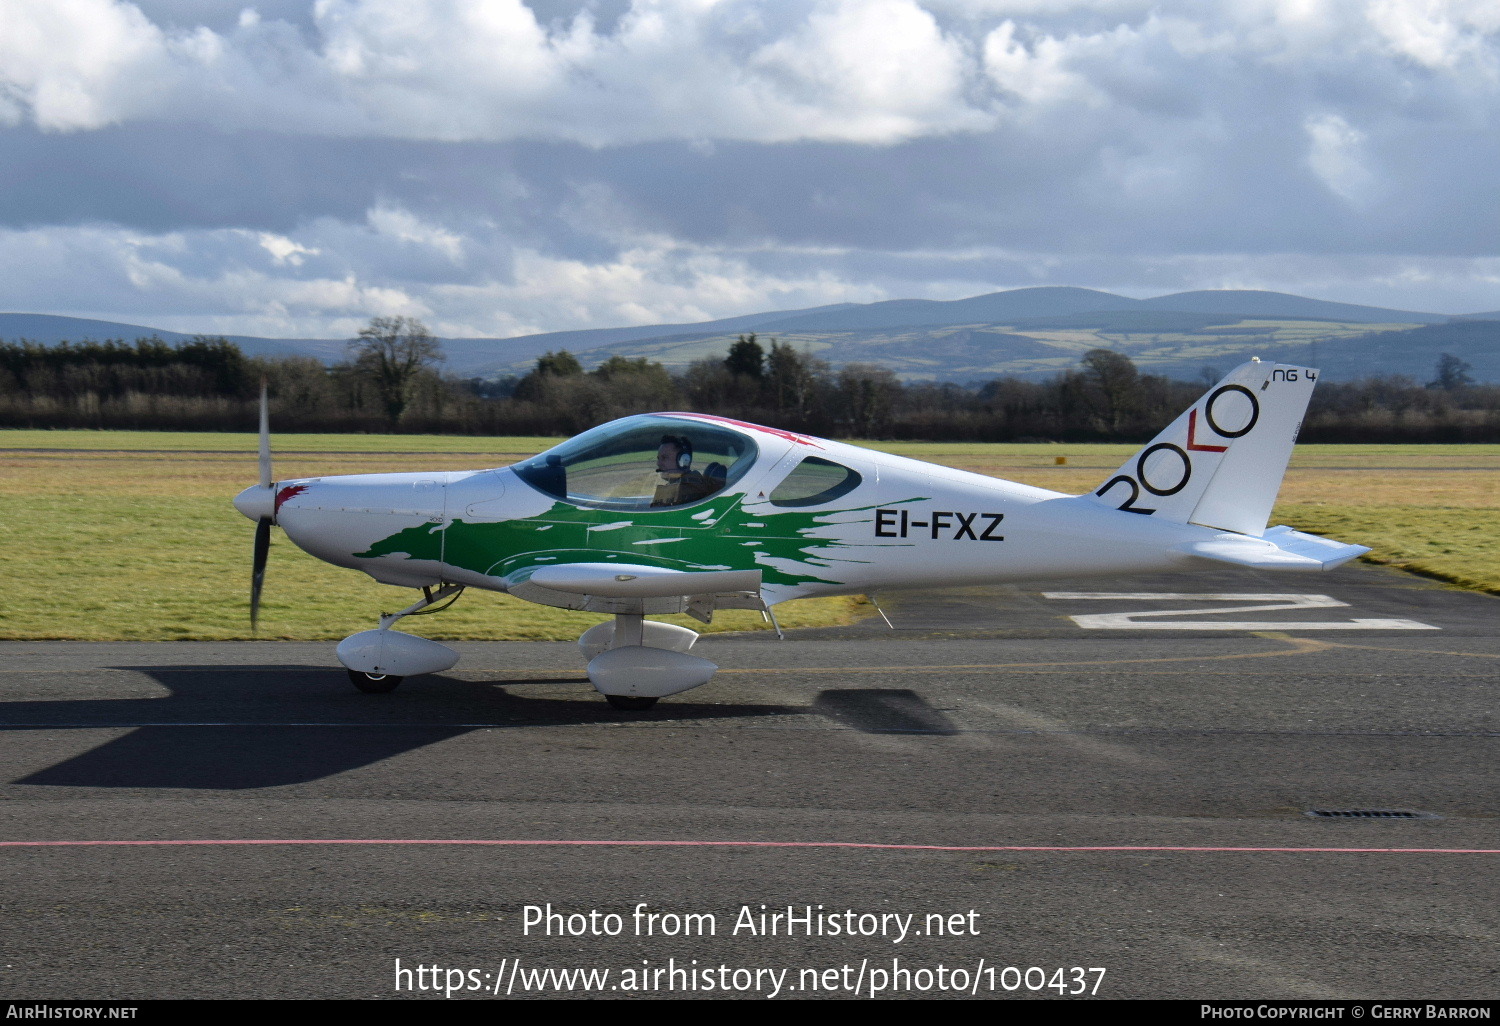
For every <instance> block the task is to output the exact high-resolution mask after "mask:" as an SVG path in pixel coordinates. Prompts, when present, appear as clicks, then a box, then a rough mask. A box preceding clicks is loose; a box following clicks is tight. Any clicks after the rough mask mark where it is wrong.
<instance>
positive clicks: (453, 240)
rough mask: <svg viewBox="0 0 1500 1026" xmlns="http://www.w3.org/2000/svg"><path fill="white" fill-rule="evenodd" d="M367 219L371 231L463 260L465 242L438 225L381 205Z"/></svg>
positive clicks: (408, 212)
mask: <svg viewBox="0 0 1500 1026" xmlns="http://www.w3.org/2000/svg"><path fill="white" fill-rule="evenodd" d="M365 218H366V220H367V221H369V223H370V227H371V228H374V229H375V231H376V232H377V233H378V234H380V235H384V236H386V237H387V238H393V239H397V240H399V241H401V242H410V243H413V244H415V245H418V246H425V247H427V248H429V249H434V250H436V251H437V252H439V253H441V254H443V256H445V257H447V258H448V259H449V260H452V261H453V262H454V263H457V262H459V261H460V260H462V259H463V255H464V240H463V238H462V237H461V236H459V235H457V234H455V233H454V232H450V231H448V230H447V229H445V228H441V227H439V226H437V225H433V224H426V223H424V222H423V221H422V219H421V218H419V217H417V216H416V215H415V214H413V213H412V212H411V211H409V210H403V209H401V208H400V207H393V206H389V205H386V204H380V205H377V206H374V207H371V208H370V210H369V211H368V212H367V213H366V214H365ZM314 252H315V251H314Z"/></svg>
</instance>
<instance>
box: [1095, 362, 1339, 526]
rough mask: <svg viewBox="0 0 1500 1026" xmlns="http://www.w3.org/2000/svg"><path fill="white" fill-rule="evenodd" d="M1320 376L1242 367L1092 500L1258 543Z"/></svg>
mask: <svg viewBox="0 0 1500 1026" xmlns="http://www.w3.org/2000/svg"><path fill="white" fill-rule="evenodd" d="M1317 377H1318V372H1317V371H1316V370H1314V369H1311V368H1308V367H1291V366H1287V365H1285V364H1279V363H1278V364H1272V363H1261V362H1260V361H1259V360H1252V361H1251V362H1250V363H1246V364H1241V365H1240V366H1239V367H1236V368H1235V369H1234V370H1233V371H1231V372H1230V374H1229V376H1228V377H1226V378H1225V379H1224V380H1223V381H1220V382H1219V383H1218V384H1217V385H1215V386H1214V387H1213V388H1212V389H1210V390H1209V391H1208V393H1207V394H1206V395H1204V396H1203V398H1201V399H1199V400H1198V401H1197V402H1196V403H1194V404H1193V405H1192V407H1191V408H1190V409H1189V410H1188V411H1187V412H1186V413H1184V414H1183V415H1182V416H1180V417H1178V418H1177V419H1176V420H1174V421H1173V422H1172V423H1171V424H1170V425H1168V427H1167V429H1166V430H1165V431H1163V432H1162V433H1161V434H1159V435H1157V436H1156V437H1155V438H1153V439H1152V440H1151V444H1149V445H1147V446H1146V447H1145V448H1144V449H1142V450H1141V451H1140V452H1138V453H1136V454H1135V455H1134V456H1132V457H1131V458H1130V459H1129V460H1127V461H1126V462H1125V464H1124V465H1123V466H1121V467H1120V469H1119V470H1118V471H1116V472H1115V473H1114V474H1113V475H1112V476H1110V478H1109V479H1108V480H1106V481H1105V482H1104V484H1103V485H1101V486H1100V487H1099V488H1098V490H1096V491H1095V492H1094V493H1093V496H1092V498H1093V499H1095V501H1097V502H1101V503H1104V504H1105V505H1108V506H1113V507H1115V508H1117V509H1122V510H1124V511H1126V512H1128V513H1143V514H1147V515H1150V516H1155V517H1159V518H1161V519H1163V520H1170V521H1173V522H1175V523H1180V524H1199V525H1202V526H1204V527H1213V528H1218V529H1219V530H1224V531H1235V532H1238V533H1239V534H1248V535H1254V536H1255V537H1260V536H1261V535H1262V534H1263V533H1264V532H1265V529H1266V523H1267V518H1269V517H1270V515H1271V506H1272V505H1273V504H1274V503H1275V501H1276V493H1277V492H1278V491H1279V490H1280V489H1281V478H1282V476H1283V475H1285V473H1286V465H1287V461H1288V460H1289V459H1291V456H1292V445H1293V444H1294V443H1295V442H1296V440H1297V430H1298V428H1300V427H1301V426H1302V416H1303V414H1304V413H1306V412H1307V402H1308V400H1309V399H1310V398H1312V390H1313V384H1314V383H1315V382H1316V381H1317Z"/></svg>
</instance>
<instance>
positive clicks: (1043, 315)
mask: <svg viewBox="0 0 1500 1026" xmlns="http://www.w3.org/2000/svg"><path fill="white" fill-rule="evenodd" d="M1492 320H1497V321H1500V312H1497V313H1491V314H1459V315H1448V314H1436V313H1428V312H1423V311H1412V310H1397V309H1390V308H1384V307H1372V306H1361V305H1358V304H1348V303H1335V302H1331V301H1328V300H1320V299H1311V298H1308V297H1305V296H1296V295H1292V294H1289V293H1279V292H1266V291H1257V290H1245V289H1215V290H1197V291H1190V292H1179V293H1172V294H1169V295H1164V296H1156V297H1152V298H1149V299H1131V298H1129V297H1126V296H1121V295H1117V294H1115V293H1111V292H1104V291H1100V290H1096V289H1085V288H1075V287H1071V286H1038V287H1031V288H1021V289H1010V290H1004V291H1000V292H991V293H985V294H983V295H979V296H971V297H968V298H966V299H955V300H926V299H896V300H884V301H881V302H877V303H864V304H856V303H836V304H830V305H825V306H819V307H810V308H805V309H798V310H773V311H765V312H761V313H752V314H742V315H738V316H734V317H726V318H719V319H715V320H710V321H700V322H694V323H685V324H655V325H638V326H633V327H622V328H586V329H578V330H573V331H559V332H542V333H537V334H532V335H520V336H511V337H506V338H461V337H460V338H446V337H445V338H444V339H443V345H444V350H445V353H446V355H447V369H448V370H449V371H450V372H453V373H456V374H459V375H461V376H465V377H503V376H505V375H507V374H516V373H522V372H524V371H525V370H526V369H528V367H529V366H530V364H531V363H532V362H534V361H535V359H536V358H537V357H538V356H540V355H542V354H543V353H544V352H548V351H555V350H558V349H568V350H569V351H571V352H573V353H575V354H576V355H578V356H579V358H580V360H582V362H583V363H584V364H585V366H596V365H597V364H598V363H600V362H602V361H603V360H605V359H607V358H609V357H610V356H616V355H620V356H626V357H630V358H635V357H638V356H645V357H648V358H650V359H653V360H658V361H660V362H662V363H665V364H667V365H668V366H671V367H674V368H680V367H683V366H685V365H686V364H687V363H689V362H691V361H692V360H694V359H702V358H705V357H712V356H714V355H722V352H723V351H724V349H725V348H726V346H727V343H728V341H731V340H732V339H733V337H734V336H735V335H737V334H744V333H749V332H755V333H757V334H762V335H773V336H776V337H778V338H781V339H782V340H783V341H785V342H787V343H789V344H792V345H797V346H799V347H805V348H807V349H808V350H809V351H811V352H813V353H814V354H815V355H818V356H819V357H821V358H823V359H827V360H828V361H829V362H830V363H833V364H834V365H835V366H838V365H842V364H847V363H850V362H874V363H882V364H886V365H888V366H890V367H891V369H892V370H893V371H895V372H896V373H898V374H899V375H900V376H902V377H903V378H908V379H916V378H923V377H929V378H937V379H943V380H971V379H975V378H981V377H994V376H997V375H1000V374H1015V375H1019V376H1024V377H1037V376H1045V375H1047V374H1051V373H1056V372H1057V371H1059V370H1062V369H1065V368H1066V367H1068V366H1072V365H1074V364H1076V362H1077V358H1078V357H1079V356H1081V355H1082V353H1083V352H1085V351H1087V350H1088V349H1090V348H1095V347H1098V346H1104V347H1107V348H1112V349H1116V350H1118V351H1120V352H1123V353H1125V354H1126V355H1129V356H1131V358H1132V359H1134V360H1136V362H1137V363H1138V364H1140V365H1141V367H1142V369H1143V370H1149V371H1151V372H1153V373H1170V374H1175V375H1177V376H1182V375H1184V374H1187V375H1189V376H1194V375H1196V373H1197V372H1199V371H1201V370H1202V369H1203V368H1206V367H1210V366H1215V365H1217V364H1219V363H1223V362H1227V361H1228V360H1231V359H1240V358H1242V357H1243V356H1245V355H1247V354H1248V355H1261V356H1266V357H1267V358H1274V359H1291V360H1293V361H1294V362H1313V361H1314V360H1317V359H1319V358H1320V353H1321V357H1322V358H1325V359H1326V358H1328V357H1332V358H1334V359H1335V366H1334V367H1332V368H1328V369H1329V371H1330V373H1331V374H1333V375H1334V376H1336V377H1343V376H1349V375H1351V374H1361V373H1368V374H1378V373H1418V371H1416V370H1415V362H1414V361H1426V367H1425V368H1424V369H1423V370H1422V371H1420V373H1425V372H1426V370H1428V369H1430V367H1431V365H1432V360H1431V359H1428V357H1429V356H1430V357H1432V358H1433V359H1435V353H1429V352H1428V351H1427V350H1428V349H1430V347H1431V346H1435V345H1442V344H1445V342H1444V340H1446V339H1448V338H1449V337H1450V336H1451V337H1452V338H1453V339H1456V340H1457V341H1456V342H1455V343H1454V344H1455V345H1456V346H1457V347H1458V348H1459V349H1462V350H1464V351H1463V352H1457V351H1455V355H1459V356H1460V358H1462V359H1466V360H1469V361H1470V362H1471V363H1474V365H1475V368H1476V371H1478V372H1479V373H1480V374H1481V375H1482V376H1484V377H1486V379H1494V378H1500V356H1496V357H1491V356H1490V354H1489V350H1490V349H1492V348H1500V347H1494V346H1492V345H1490V344H1488V343H1483V344H1481V343H1480V342H1477V341H1476V340H1477V339H1481V338H1484V337H1486V336H1485V331H1486V330H1487V329H1479V331H1477V332H1476V331H1473V330H1470V331H1466V332H1460V331H1458V330H1457V329H1456V328H1454V327H1453V326H1455V325H1459V324H1484V323H1488V322H1490V321H1492ZM1497 328H1500V325H1497ZM1414 329H1433V330H1430V331H1426V332H1425V333H1421V334H1419V335H1416V336H1412V337H1411V339H1410V341H1411V342H1413V343H1415V344H1417V346H1418V349H1419V350H1421V351H1420V352H1413V353H1407V354H1404V355H1403V354H1401V353H1399V352H1396V351H1394V350H1392V351H1387V350H1388V348H1389V347H1387V346H1384V345H1381V344H1379V339H1380V338H1383V337H1387V336H1389V337H1391V339H1392V341H1394V334H1393V333H1399V332H1401V331H1411V330H1414ZM203 334H211V333H206V332H205V333H203ZM151 335H156V336H157V337H160V338H161V339H163V340H164V341H167V342H182V341H187V340H189V339H191V338H192V337H194V336H193V335H190V334H186V333H183V332H174V331H166V330H163V329H157V328H152V327H149V326H146V325H133V324H125V323H120V322H113V321H104V320H97V319H91V318H77V317H67V316H62V315H54V314H24V313H0V339H3V340H6V341H18V340H20V339H22V338H26V339H30V340H33V341H37V342H41V343H43V344H56V343H57V342H59V341H61V340H63V339H69V340H73V341H83V340H86V339H94V340H102V339H105V338H124V339H127V340H133V339H135V338H138V337H149V336H151ZM224 337H226V338H228V339H229V340H230V341H233V342H235V343H236V344H238V345H240V346H241V348H242V349H244V351H245V352H246V353H247V354H249V355H252V356H264V357H283V356H312V357H315V358H317V359H320V360H323V361H324V362H333V361H335V360H337V359H338V358H339V357H340V356H341V355H342V354H343V352H344V347H345V345H346V341H347V340H345V339H316V338H284V339H278V338H263V337H258V336H246V335H228V336H224ZM1360 339H1364V340H1366V341H1358V340H1360ZM1370 339H1374V340H1375V341H1373V342H1372V341H1369V340H1370ZM1476 360H1477V361H1478V362H1475V361H1476ZM1492 362H1494V363H1495V364H1496V366H1495V367H1494V368H1493V369H1492V368H1491V367H1490V363H1492Z"/></svg>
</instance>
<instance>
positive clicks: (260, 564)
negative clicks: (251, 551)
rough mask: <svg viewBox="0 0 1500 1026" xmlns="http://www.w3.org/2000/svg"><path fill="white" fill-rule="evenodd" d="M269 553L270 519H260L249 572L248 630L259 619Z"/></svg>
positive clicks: (253, 626)
mask: <svg viewBox="0 0 1500 1026" xmlns="http://www.w3.org/2000/svg"><path fill="white" fill-rule="evenodd" d="M270 552H271V518H270V517H262V518H261V519H260V521H259V522H258V523H257V524H256V525H255V560H254V563H253V564H252V565H251V570H250V629H251V630H252V631H253V630H254V629H255V626H256V621H257V620H258V619H259V618H260V590H261V588H262V587H263V586H264V585H265V583H266V557H267V556H268V555H269V554H270Z"/></svg>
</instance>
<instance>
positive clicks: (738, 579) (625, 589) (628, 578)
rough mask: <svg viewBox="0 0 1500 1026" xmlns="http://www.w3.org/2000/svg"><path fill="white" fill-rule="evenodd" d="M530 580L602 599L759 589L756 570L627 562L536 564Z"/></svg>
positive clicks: (758, 572) (558, 589) (711, 593)
mask: <svg viewBox="0 0 1500 1026" xmlns="http://www.w3.org/2000/svg"><path fill="white" fill-rule="evenodd" d="M530 579H531V583H532V584H535V585H540V586H541V587H543V588H551V589H552V590H553V591H563V592H569V593H571V594H574V595H598V596H601V597H604V598H667V597H671V596H676V595H714V594H718V593H721V592H740V591H752V592H755V591H759V590H760V571H759V570H669V569H666V568H663V567H659V566H637V565H634V564H630V563H560V564H558V565H556V566H543V567H537V568H536V569H535V570H533V571H532V572H531V578H530Z"/></svg>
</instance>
